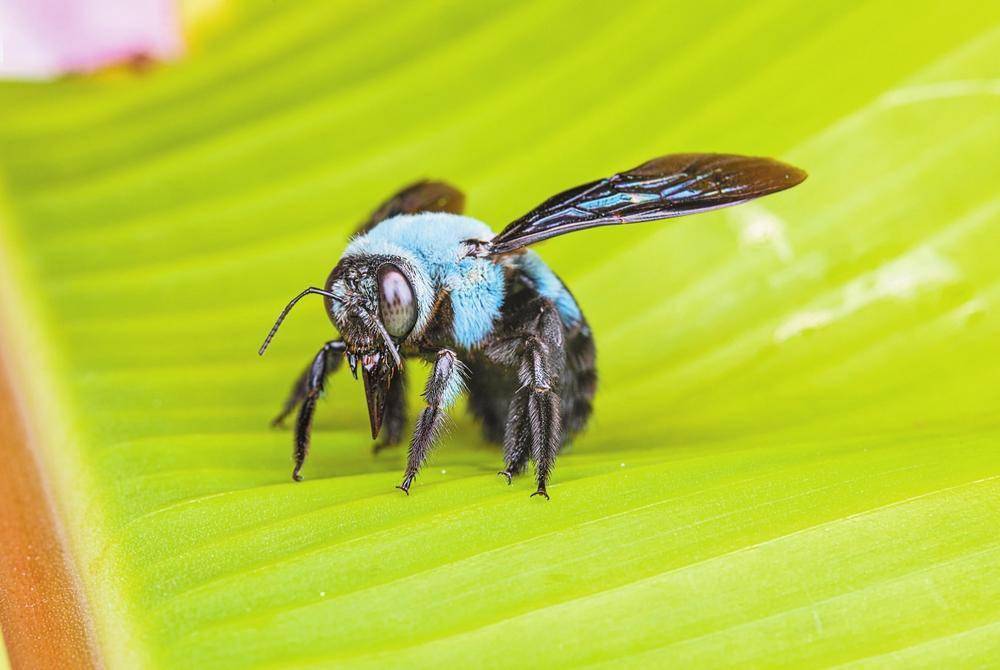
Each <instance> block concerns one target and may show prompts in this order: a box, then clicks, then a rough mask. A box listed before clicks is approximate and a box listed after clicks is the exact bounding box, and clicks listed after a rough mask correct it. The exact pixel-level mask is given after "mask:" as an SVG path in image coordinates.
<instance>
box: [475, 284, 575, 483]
mask: <svg viewBox="0 0 1000 670" xmlns="http://www.w3.org/2000/svg"><path fill="white" fill-rule="evenodd" d="M504 331H505V332H501V333H498V337H497V340H496V342H495V343H494V344H492V345H491V346H490V347H488V349H487V352H488V354H489V355H490V357H491V358H492V359H493V360H494V361H496V362H497V363H500V364H502V365H506V366H509V367H511V368H513V369H515V370H516V371H517V378H518V382H519V383H520V388H519V389H518V390H517V392H516V393H515V394H514V398H513V399H512V400H511V403H510V409H509V410H508V417H507V426H506V434H505V436H504V461H505V465H506V469H505V470H503V471H501V472H500V474H501V475H503V476H505V477H507V478H508V481H510V478H511V477H513V476H514V475H516V474H518V473H519V472H521V471H522V470H523V469H524V467H525V464H526V461H527V458H528V456H529V455H530V457H531V458H532V459H533V460H534V461H535V478H536V481H537V484H538V488H537V489H536V490H535V492H534V493H533V494H532V496H536V495H537V496H544V497H545V498H548V497H549V494H548V490H547V485H548V480H549V474H550V473H551V471H552V467H553V465H554V464H555V459H556V455H557V454H558V453H559V448H560V446H561V444H562V424H561V421H560V399H559V394H558V389H557V388H556V386H557V384H558V380H559V378H560V375H562V370H563V367H564V364H565V360H566V353H565V350H564V346H563V331H562V322H561V321H560V320H559V314H558V312H557V311H556V309H555V305H553V304H552V303H551V302H550V301H548V300H545V299H543V298H538V299H536V300H533V301H532V302H530V303H528V304H526V305H525V306H524V308H523V311H522V313H521V314H520V315H518V316H517V317H515V318H514V319H512V322H511V323H509V324H507V325H506V327H505V328H504Z"/></svg>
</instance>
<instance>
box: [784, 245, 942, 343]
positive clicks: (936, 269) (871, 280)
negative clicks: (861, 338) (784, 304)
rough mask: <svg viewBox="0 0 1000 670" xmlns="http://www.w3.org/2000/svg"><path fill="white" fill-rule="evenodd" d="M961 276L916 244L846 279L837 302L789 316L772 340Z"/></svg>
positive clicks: (912, 296)
mask: <svg viewBox="0 0 1000 670" xmlns="http://www.w3.org/2000/svg"><path fill="white" fill-rule="evenodd" d="M960 276H961V273H960V272H959V271H958V268H956V267H955V265H954V264H953V263H952V262H951V261H950V260H948V259H947V258H946V257H944V256H942V255H941V254H940V253H938V252H937V251H935V250H934V249H933V248H932V247H929V246H922V247H919V248H917V249H915V250H914V251H912V252H910V253H908V254H906V255H904V256H901V257H899V258H897V259H896V260H894V261H892V262H890V263H886V264H885V265H883V266H881V267H879V268H877V269H875V270H873V271H872V272H868V273H866V274H864V275H861V276H860V277H858V278H857V279H855V280H853V281H851V282H849V283H848V284H847V285H846V286H844V289H843V291H842V292H841V294H840V296H839V300H838V301H837V303H836V304H834V305H832V306H830V307H824V308H817V309H807V310H803V311H801V312H797V313H795V314H793V315H791V316H790V317H789V318H788V319H786V320H785V321H784V323H782V324H781V325H780V326H778V327H777V329H776V330H775V331H774V339H775V341H776V342H784V341H785V340H787V339H789V338H792V337H795V336H796V335H799V334H801V333H804V332H807V331H810V330H816V329H818V328H822V327H824V326H827V325H829V324H831V323H833V322H834V321H838V320H840V319H843V318H844V317H847V316H850V315H851V314H853V313H855V312H857V311H858V310H860V309H862V308H864V307H867V306H868V305H871V304H872V303H875V302H878V301H881V300H910V299H913V298H914V297H915V296H916V295H917V294H918V293H919V292H920V291H921V290H924V289H927V288H930V287H934V286H943V285H946V284H951V283H954V282H956V281H958V279H959V277H960Z"/></svg>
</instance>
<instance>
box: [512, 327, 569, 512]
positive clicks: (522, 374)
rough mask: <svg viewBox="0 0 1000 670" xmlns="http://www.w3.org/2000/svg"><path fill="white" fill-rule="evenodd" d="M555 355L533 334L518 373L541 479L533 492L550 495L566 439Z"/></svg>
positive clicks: (534, 494)
mask: <svg viewBox="0 0 1000 670" xmlns="http://www.w3.org/2000/svg"><path fill="white" fill-rule="evenodd" d="M560 343H561V342H557V343H553V344H560ZM552 358H553V356H552V352H550V351H549V347H548V346H546V344H545V343H544V342H542V341H541V340H540V339H539V338H537V337H531V338H528V339H527V340H526V342H525V346H524V358H523V360H522V361H521V365H520V367H519V369H518V377H519V378H520V379H521V383H522V384H524V385H525V391H526V392H527V394H528V396H527V399H528V403H527V404H528V412H527V416H526V417H525V420H524V423H526V424H527V426H528V430H529V433H530V436H531V457H532V458H533V459H534V461H535V478H536V480H537V483H538V488H537V490H536V491H535V492H534V493H532V494H531V495H532V496H544V497H545V498H546V499H548V497H549V494H548V491H547V490H546V485H547V484H548V480H549V474H550V473H551V471H552V466H553V465H554V464H555V460H556V455H557V454H558V453H559V447H560V445H561V442H562V432H561V425H560V416H559V395H558V394H557V393H556V391H555V389H553V388H552V384H553V379H557V378H558V376H557V372H556V371H555V370H552V367H553V366H552Z"/></svg>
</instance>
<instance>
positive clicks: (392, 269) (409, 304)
mask: <svg viewBox="0 0 1000 670" xmlns="http://www.w3.org/2000/svg"><path fill="white" fill-rule="evenodd" d="M378 308H379V312H380V315H381V317H382V325H383V326H385V329H386V330H387V331H389V334H390V335H392V336H393V337H406V336H407V335H409V334H410V331H411V330H413V326H414V325H415V324H416V323H417V301H416V298H414V297H413V287H412V286H410V282H409V280H407V278H406V275H404V274H403V272H402V271H401V270H400V269H399V268H398V267H396V266H395V265H393V264H392V263H386V264H385V265H383V266H382V267H380V268H379V269H378Z"/></svg>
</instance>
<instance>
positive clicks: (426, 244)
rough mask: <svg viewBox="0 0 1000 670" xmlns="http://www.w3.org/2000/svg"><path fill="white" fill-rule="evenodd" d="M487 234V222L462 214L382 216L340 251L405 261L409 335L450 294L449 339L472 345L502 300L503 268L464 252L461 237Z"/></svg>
mask: <svg viewBox="0 0 1000 670" xmlns="http://www.w3.org/2000/svg"><path fill="white" fill-rule="evenodd" d="M491 237H493V231H492V230H490V228H489V226H487V225H486V224H485V223H483V222H481V221H477V220H476V219H472V218H469V217H467V216H458V215H455V214H444V213H437V212H431V213H425V214H412V215H402V216H395V217H393V218H391V219H386V220H385V221H383V222H382V223H380V224H378V225H377V226H375V227H374V228H373V229H372V230H370V231H369V232H368V233H366V234H365V235H361V236H359V237H356V238H355V239H353V240H352V241H351V242H350V244H348V246H347V249H346V250H345V252H344V255H345V256H347V255H366V254H385V255H390V256H398V257H400V258H402V259H404V260H405V261H407V262H408V263H409V265H410V267H411V268H412V270H413V272H414V274H415V276H414V277H413V278H412V279H413V280H414V282H413V290H414V292H415V293H416V298H417V311H418V315H417V323H416V326H414V328H413V335H418V334H420V333H421V332H423V330H424V328H426V327H427V324H428V322H429V321H430V318H431V316H432V310H433V307H434V304H435V298H436V296H437V295H438V294H440V293H442V292H443V293H447V294H448V295H449V296H450V298H451V306H452V311H453V312H454V321H453V323H452V329H453V335H454V338H455V342H456V343H457V344H458V345H459V346H461V347H465V348H471V347H475V346H476V345H477V344H479V343H480V342H481V341H482V340H483V339H484V338H485V337H486V336H487V335H489V333H490V331H491V330H492V329H493V324H494V321H495V320H496V319H497V318H498V317H499V316H500V308H501V307H502V306H503V300H504V275H503V269H502V268H501V267H500V266H499V265H497V264H496V263H494V262H493V261H492V260H491V259H488V258H470V257H467V256H466V251H467V249H466V247H465V245H464V244H462V242H463V241H464V240H468V239H478V240H488V239H490V238H491Z"/></svg>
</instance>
